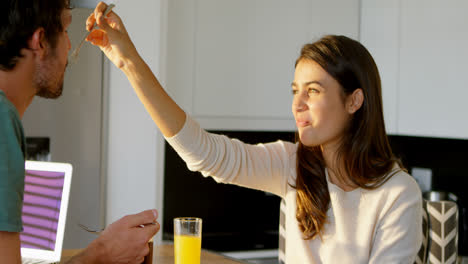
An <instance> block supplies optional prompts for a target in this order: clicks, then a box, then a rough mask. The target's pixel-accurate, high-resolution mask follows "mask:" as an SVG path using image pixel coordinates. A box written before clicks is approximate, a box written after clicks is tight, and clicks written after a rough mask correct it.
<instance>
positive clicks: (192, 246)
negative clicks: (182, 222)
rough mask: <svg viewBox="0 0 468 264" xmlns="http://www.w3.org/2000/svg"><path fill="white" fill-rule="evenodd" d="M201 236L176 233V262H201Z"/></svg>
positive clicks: (197, 263)
mask: <svg viewBox="0 0 468 264" xmlns="http://www.w3.org/2000/svg"><path fill="white" fill-rule="evenodd" d="M200 251H201V237H199V236H190V235H174V256H175V264H200Z"/></svg>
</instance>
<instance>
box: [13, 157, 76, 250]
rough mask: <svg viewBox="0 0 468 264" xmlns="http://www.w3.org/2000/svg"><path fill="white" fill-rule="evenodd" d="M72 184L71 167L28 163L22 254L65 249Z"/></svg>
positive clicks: (62, 164)
mask: <svg viewBox="0 0 468 264" xmlns="http://www.w3.org/2000/svg"><path fill="white" fill-rule="evenodd" d="M70 183H71V165H70V164H64V163H53V162H32V161H26V173H25V186H24V201H23V213H22V220H23V232H21V233H20V240H21V249H22V252H23V251H24V250H27V249H33V252H38V251H48V252H54V251H55V252H57V251H61V250H62V243H63V233H64V229H65V219H66V211H67V206H68V197H69V190H70ZM36 250H37V251H36ZM58 253H60V252H58Z"/></svg>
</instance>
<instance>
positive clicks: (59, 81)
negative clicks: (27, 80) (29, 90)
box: [34, 54, 68, 99]
mask: <svg viewBox="0 0 468 264" xmlns="http://www.w3.org/2000/svg"><path fill="white" fill-rule="evenodd" d="M57 64H58V62H57V58H56V56H55V54H51V55H49V57H48V58H47V60H46V61H44V63H42V64H41V65H38V66H37V70H36V76H35V78H34V83H35V85H36V90H37V92H36V95H37V96H40V97H43V98H48V99H55V98H58V97H60V95H62V91H63V81H64V76H65V68H66V66H65V68H64V69H59V67H58V66H57ZM67 65H68V63H67ZM57 71H60V72H57Z"/></svg>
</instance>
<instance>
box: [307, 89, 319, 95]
mask: <svg viewBox="0 0 468 264" xmlns="http://www.w3.org/2000/svg"><path fill="white" fill-rule="evenodd" d="M307 92H308V93H309V94H311V93H319V90H317V89H315V88H309V90H308V91H307Z"/></svg>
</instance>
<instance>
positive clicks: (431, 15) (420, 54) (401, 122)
mask: <svg viewBox="0 0 468 264" xmlns="http://www.w3.org/2000/svg"><path fill="white" fill-rule="evenodd" d="M467 13H468V2H467V1H464V0H447V1H440V0H410V1H401V21H400V23H401V25H400V31H401V33H400V63H399V65H400V66H399V68H400V90H399V97H398V98H399V103H398V104H399V112H398V129H399V134H403V135H416V136H431V137H448V138H464V139H468V122H467V119H466V117H467V114H468V104H467V98H468V77H467V76H468V74H467V71H468V34H467V26H468V16H467V15H466V14H467Z"/></svg>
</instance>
